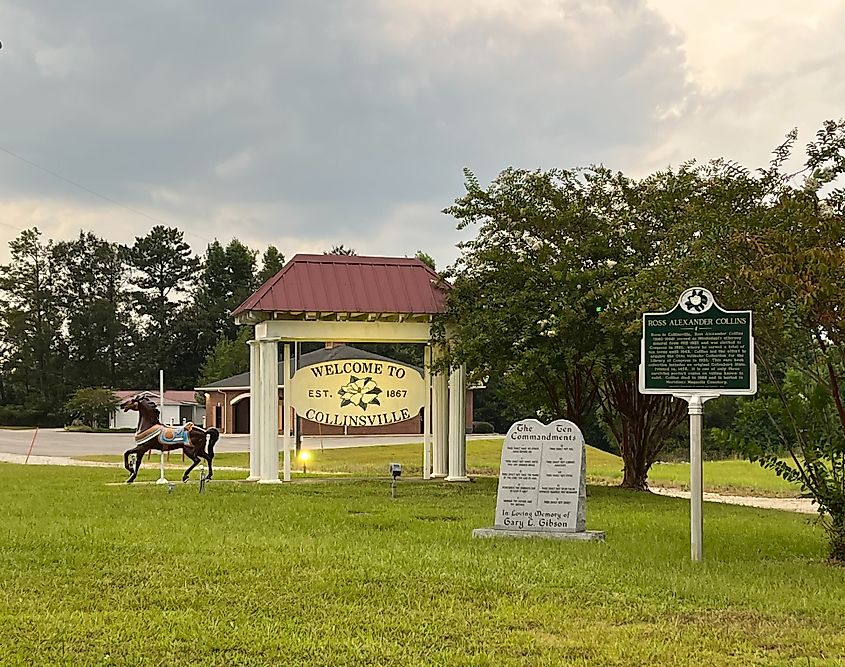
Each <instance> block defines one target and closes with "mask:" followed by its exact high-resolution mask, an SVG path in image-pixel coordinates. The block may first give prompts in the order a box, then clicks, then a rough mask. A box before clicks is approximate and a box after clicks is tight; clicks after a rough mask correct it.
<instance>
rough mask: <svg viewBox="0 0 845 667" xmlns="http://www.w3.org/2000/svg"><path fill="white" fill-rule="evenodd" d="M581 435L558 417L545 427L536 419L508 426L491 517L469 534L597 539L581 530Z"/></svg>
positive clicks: (583, 493)
mask: <svg viewBox="0 0 845 667" xmlns="http://www.w3.org/2000/svg"><path fill="white" fill-rule="evenodd" d="M586 490H587V487H586V457H585V453H584V436H583V435H582V434H581V431H580V429H579V428H578V427H577V426H576V425H575V424H574V423H572V422H570V421H566V420H564V419H561V420H558V421H555V422H552V423H551V424H549V425H548V426H546V425H544V424H541V423H540V422H538V421H537V420H536V419H525V420H523V421H519V422H517V423H516V424H514V425H513V426H511V427H510V429H508V433H507V436H506V437H505V442H504V444H503V446H502V461H501V467H500V470H499V491H498V494H497V496H496V519H495V525H494V526H493V527H492V528H478V529H476V530H474V531H473V532H472V534H473V537H499V536H507V537H547V538H556V539H582V540H596V539H598V540H601V539H604V533H601V532H596V531H586V530H585V524H586V495H587V494H586Z"/></svg>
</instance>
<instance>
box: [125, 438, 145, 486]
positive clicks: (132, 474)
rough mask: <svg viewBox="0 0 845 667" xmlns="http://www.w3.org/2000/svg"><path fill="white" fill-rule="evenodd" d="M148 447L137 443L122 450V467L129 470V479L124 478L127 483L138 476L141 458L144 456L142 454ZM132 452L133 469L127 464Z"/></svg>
mask: <svg viewBox="0 0 845 667" xmlns="http://www.w3.org/2000/svg"><path fill="white" fill-rule="evenodd" d="M148 449H149V448H148V447H146V446H145V445H137V446H135V447H133V448H132V449H127V450H126V451H125V452H123V467H124V468H126V469H127V470H128V471H129V479H127V480H126V483H127V484H131V483H132V482H134V481H135V478H136V477H137V476H138V471H139V470H140V469H141V460H142V459H143V458H144V454H146V453H147V450H148ZM132 454H134V455H135V468H134V469H133V468H132V467H131V466H130V465H129V457H130V456H131V455H132Z"/></svg>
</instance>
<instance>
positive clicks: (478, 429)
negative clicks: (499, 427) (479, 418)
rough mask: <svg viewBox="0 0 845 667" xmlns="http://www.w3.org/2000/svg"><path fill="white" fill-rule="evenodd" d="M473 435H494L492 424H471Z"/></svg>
mask: <svg viewBox="0 0 845 667" xmlns="http://www.w3.org/2000/svg"><path fill="white" fill-rule="evenodd" d="M472 432H473V433H495V432H496V430H495V429H494V428H493V424H491V423H490V422H472Z"/></svg>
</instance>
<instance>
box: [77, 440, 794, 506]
mask: <svg viewBox="0 0 845 667" xmlns="http://www.w3.org/2000/svg"><path fill="white" fill-rule="evenodd" d="M501 450H502V438H501V437H498V438H489V439H479V440H469V441H468V442H467V470H468V472H469V474H470V475H498V473H499V459H500V456H501ZM309 453H310V455H311V459H310V460H309V461H308V462H307V463H306V470H307V471H308V473H326V474H333V475H334V474H346V475H351V476H386V475H387V465H388V463H390V462H393V461H395V462H398V463H401V464H402V469H403V474H404V475H405V476H406V477H411V476H417V477H419V476H420V475H422V444H421V443H414V444H405V445H382V446H377V447H354V448H346V449H326V450H323V451H320V450H312V451H310V452H309ZM157 457H158V454H154V455H153V457H152V459H151V461H152V462H157V461H158V458H157ZM85 459H87V460H95V461H122V458H121V457H119V456H108V455H101V456H88V457H85ZM171 460H172V462H173V463H174V464H179V465H181V458H180V456H179V455H174V456H173V457H172V459H171ZM214 462H215V464H216V465H219V466H233V467H239V468H245V469H246V468H249V455H248V454H245V453H223V454H217V455H216V456H215V458H214ZM145 464H146V461H145ZM293 469H294V470H296V471H300V472H301V471H302V463H301V462H300V461H296V460H295V461H294V464H293ZM587 478H588V480H589V481H590V482H591V483H594V484H610V485H616V484H619V483H620V482H621V481H622V460H621V459H620V458H619V457H618V456H615V455H613V454H609V453H607V452H604V451H602V450H600V449H595V448H594V447H587ZM649 481H650V483H651V484H652V485H653V486H664V487H671V488H680V489H688V488H689V464H686V463H657V464H655V465H654V466H652V469H651V473H650V475H649ZM704 489H705V491H712V492H714V493H728V494H735V495H758V496H768V497H795V496H798V495H799V492H800V490H799V489H798V487H797V486H795V485H794V484H790V483H789V482H786V481H784V480H782V479H781V478H779V477H778V476H777V475H775V474H774V473H773V472H772V471H771V470H766V469H765V468H762V467H761V466H759V465H758V464H756V463H751V462H749V461H736V460H731V461H705V463H704Z"/></svg>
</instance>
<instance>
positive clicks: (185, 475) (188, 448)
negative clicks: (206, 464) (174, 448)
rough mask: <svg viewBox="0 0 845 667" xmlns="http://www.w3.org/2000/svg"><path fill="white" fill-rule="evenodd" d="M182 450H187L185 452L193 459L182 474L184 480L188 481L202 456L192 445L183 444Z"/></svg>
mask: <svg viewBox="0 0 845 667" xmlns="http://www.w3.org/2000/svg"><path fill="white" fill-rule="evenodd" d="M182 451H183V452H185V454H186V455H187V457H188V458H189V459H191V461H193V463H191V465H190V466H188V469H187V470H186V471H185V472H184V473H183V474H182V482H187V481H188V477H189V476H190V474H191V470H193V469H194V468H196V467H197V464H198V463H199V462H200V457H199V456H197V454H196V452H195V451H194V448H193V447H191V445H182Z"/></svg>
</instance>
